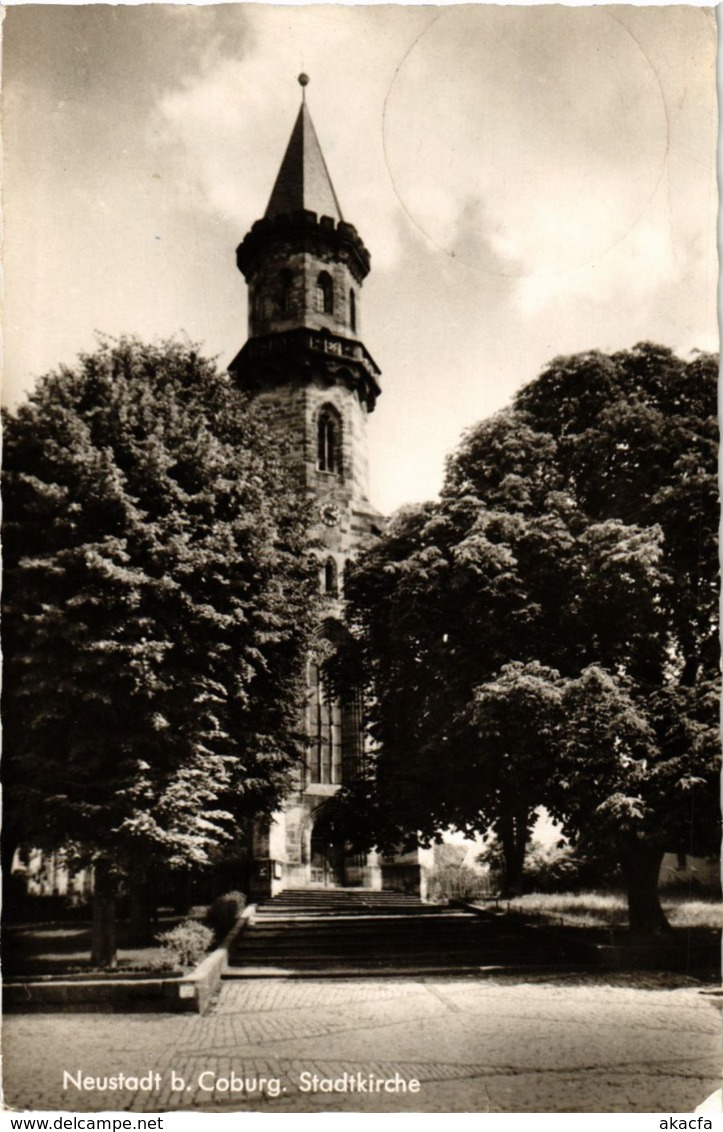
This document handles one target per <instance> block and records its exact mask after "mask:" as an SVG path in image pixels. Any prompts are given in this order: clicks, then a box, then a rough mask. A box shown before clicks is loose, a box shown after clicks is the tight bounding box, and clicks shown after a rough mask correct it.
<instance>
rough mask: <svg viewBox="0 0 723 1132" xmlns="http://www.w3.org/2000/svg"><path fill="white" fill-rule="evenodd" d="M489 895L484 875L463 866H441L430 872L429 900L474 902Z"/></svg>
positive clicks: (487, 881) (487, 882)
mask: <svg viewBox="0 0 723 1132" xmlns="http://www.w3.org/2000/svg"><path fill="white" fill-rule="evenodd" d="M489 894H490V884H489V879H488V877H487V875H486V874H485V873H480V872H477V871H476V870H475V869H470V868H467V867H466V866H465V865H443V866H442V867H441V868H435V869H431V870H430V873H429V880H428V888H427V896H428V898H429V899H430V900H433V901H438V900H476V899H478V898H479V897H481V896H489Z"/></svg>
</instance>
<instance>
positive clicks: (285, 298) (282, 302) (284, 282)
mask: <svg viewBox="0 0 723 1132" xmlns="http://www.w3.org/2000/svg"><path fill="white" fill-rule="evenodd" d="M293 282H294V280H293V276H292V274H291V272H290V271H282V272H281V279H280V286H279V310H280V312H281V314H291V288H292V285H293Z"/></svg>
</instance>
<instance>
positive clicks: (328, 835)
mask: <svg viewBox="0 0 723 1132" xmlns="http://www.w3.org/2000/svg"><path fill="white" fill-rule="evenodd" d="M310 855H311V883H312V884H322V885H326V886H331V887H333V886H336V885H342V884H344V881H345V875H344V837H343V835H342V833H341V830H340V829H338V828H336V826H335V823H334V811H333V810H331V811H330V810H327V809H326V808H324V809H322V810H321V812H320V813H319V816H318V817H317V819H316V821H315V822H314V825H313V828H312V830H311V854H310Z"/></svg>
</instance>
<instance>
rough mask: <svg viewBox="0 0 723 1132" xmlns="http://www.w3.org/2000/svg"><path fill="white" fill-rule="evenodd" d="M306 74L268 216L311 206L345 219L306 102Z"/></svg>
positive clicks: (320, 214)
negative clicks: (296, 115) (298, 107)
mask: <svg viewBox="0 0 723 1132" xmlns="http://www.w3.org/2000/svg"><path fill="white" fill-rule="evenodd" d="M308 82H309V79H308V76H307V75H299V83H300V85H301V88H302V92H303V94H302V101H301V108H300V109H299V114H298V117H297V119H296V124H295V126H294V129H293V130H292V133H291V138H290V140H289V144H288V146H287V148H286V153H285V154H284V160H283V161H282V162H281V168H280V170H279V175H278V177H277V178H276V184H275V185H274V188H273V192H272V193H271V199H270V200H269V204H268V208H267V209H266V216H267V217H272V216H280V215H282V214H285V213H292V212H299V211H300V210H301V209H308V210H309V211H310V212H315V213H316V215H317V216H331V217H332V218H333V219H334V220H337V221H338V220H343V216H342V214H341V208H340V207H339V201H338V200H337V196H336V193H335V192H334V186H333V185H332V183H331V178H330V176H329V170H328V169H327V167H326V162H325V161H324V155H323V153H322V152H321V146H320V145H319V139H318V138H317V136H316V130H315V129H314V123H313V122H312V120H311V115H310V114H309V110H308V107H307V105H306V85H307V83H308Z"/></svg>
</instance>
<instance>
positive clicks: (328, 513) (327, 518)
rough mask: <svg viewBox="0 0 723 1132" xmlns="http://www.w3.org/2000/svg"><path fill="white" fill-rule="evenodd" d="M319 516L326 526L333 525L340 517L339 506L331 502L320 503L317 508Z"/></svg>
mask: <svg viewBox="0 0 723 1132" xmlns="http://www.w3.org/2000/svg"><path fill="white" fill-rule="evenodd" d="M319 518H320V519H321V521H322V523H325V524H326V526H327V527H335V526H336V525H337V523H338V522H339V520H340V519H341V515H340V514H339V508H338V507H336V506H335V505H334V504H333V503H322V505H321V507H320V508H319Z"/></svg>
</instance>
